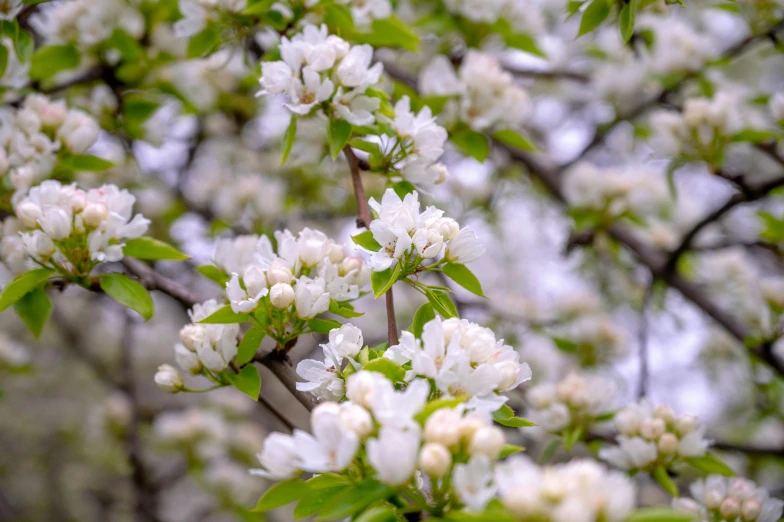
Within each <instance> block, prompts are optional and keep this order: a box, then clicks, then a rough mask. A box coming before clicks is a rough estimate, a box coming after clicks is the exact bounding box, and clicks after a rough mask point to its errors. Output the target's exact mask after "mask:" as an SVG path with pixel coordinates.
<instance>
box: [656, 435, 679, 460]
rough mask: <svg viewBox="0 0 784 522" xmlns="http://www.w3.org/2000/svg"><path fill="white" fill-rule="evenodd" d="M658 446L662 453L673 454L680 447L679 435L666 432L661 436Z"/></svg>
mask: <svg viewBox="0 0 784 522" xmlns="http://www.w3.org/2000/svg"><path fill="white" fill-rule="evenodd" d="M657 447H658V448H659V453H661V454H662V455H672V454H673V453H675V451H676V450H677V449H678V437H676V436H675V435H673V434H672V433H665V434H664V435H662V436H661V437H659V443H658V444H657Z"/></svg>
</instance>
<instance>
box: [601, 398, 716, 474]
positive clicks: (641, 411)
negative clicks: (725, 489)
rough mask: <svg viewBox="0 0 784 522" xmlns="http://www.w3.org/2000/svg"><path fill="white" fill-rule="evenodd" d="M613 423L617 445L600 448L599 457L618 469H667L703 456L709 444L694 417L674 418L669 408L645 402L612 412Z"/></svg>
mask: <svg viewBox="0 0 784 522" xmlns="http://www.w3.org/2000/svg"><path fill="white" fill-rule="evenodd" d="M614 422H615V428H616V429H617V430H618V433H619V435H618V439H617V440H618V446H613V447H610V448H603V449H602V450H601V451H600V452H599V457H600V458H602V459H604V460H606V461H607V462H610V463H611V464H613V465H615V466H617V467H619V468H621V469H626V470H647V471H650V470H652V469H653V468H656V467H660V466H663V467H668V466H670V465H671V464H672V463H673V462H675V461H678V460H683V459H685V458H689V457H702V456H704V455H705V453H706V452H707V449H708V445H709V444H710V441H708V440H706V439H705V437H704V432H703V428H702V427H700V426H698V425H697V419H696V418H695V417H694V416H692V415H681V416H676V415H675V413H674V412H673V411H672V408H670V407H669V406H659V407H657V408H656V409H654V408H653V407H652V406H651V405H650V403H648V401H646V400H642V401H640V403H638V404H632V405H630V406H627V407H626V408H624V409H622V410H621V411H619V412H618V413H616V415H615V419H614Z"/></svg>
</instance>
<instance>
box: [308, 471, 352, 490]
mask: <svg viewBox="0 0 784 522" xmlns="http://www.w3.org/2000/svg"><path fill="white" fill-rule="evenodd" d="M307 484H308V487H309V488H310V489H312V490H313V491H318V490H320V489H327V488H334V487H338V486H346V485H348V484H351V481H350V480H349V479H347V478H346V477H344V476H343V475H338V474H337V473H321V474H319V475H316V476H315V477H313V478H311V479H308V481H307Z"/></svg>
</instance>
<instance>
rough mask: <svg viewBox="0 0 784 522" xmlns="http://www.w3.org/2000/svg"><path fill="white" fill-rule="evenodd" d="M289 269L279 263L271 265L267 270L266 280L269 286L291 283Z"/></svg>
mask: <svg viewBox="0 0 784 522" xmlns="http://www.w3.org/2000/svg"><path fill="white" fill-rule="evenodd" d="M292 277H293V276H292V275H291V269H289V267H287V266H286V265H284V264H281V263H272V265H270V267H269V268H268V269H267V280H268V281H269V284H270V285H276V284H278V283H291V279H292Z"/></svg>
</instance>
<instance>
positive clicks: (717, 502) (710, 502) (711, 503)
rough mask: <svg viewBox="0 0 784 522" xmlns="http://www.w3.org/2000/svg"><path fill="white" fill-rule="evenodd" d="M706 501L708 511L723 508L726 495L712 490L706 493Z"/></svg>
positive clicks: (704, 496)
mask: <svg viewBox="0 0 784 522" xmlns="http://www.w3.org/2000/svg"><path fill="white" fill-rule="evenodd" d="M703 498H704V500H705V507H706V508H708V509H719V506H721V503H722V501H723V500H724V495H722V494H721V493H719V492H718V491H716V490H715V489H710V490H708V491H706V492H705V495H703Z"/></svg>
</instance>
